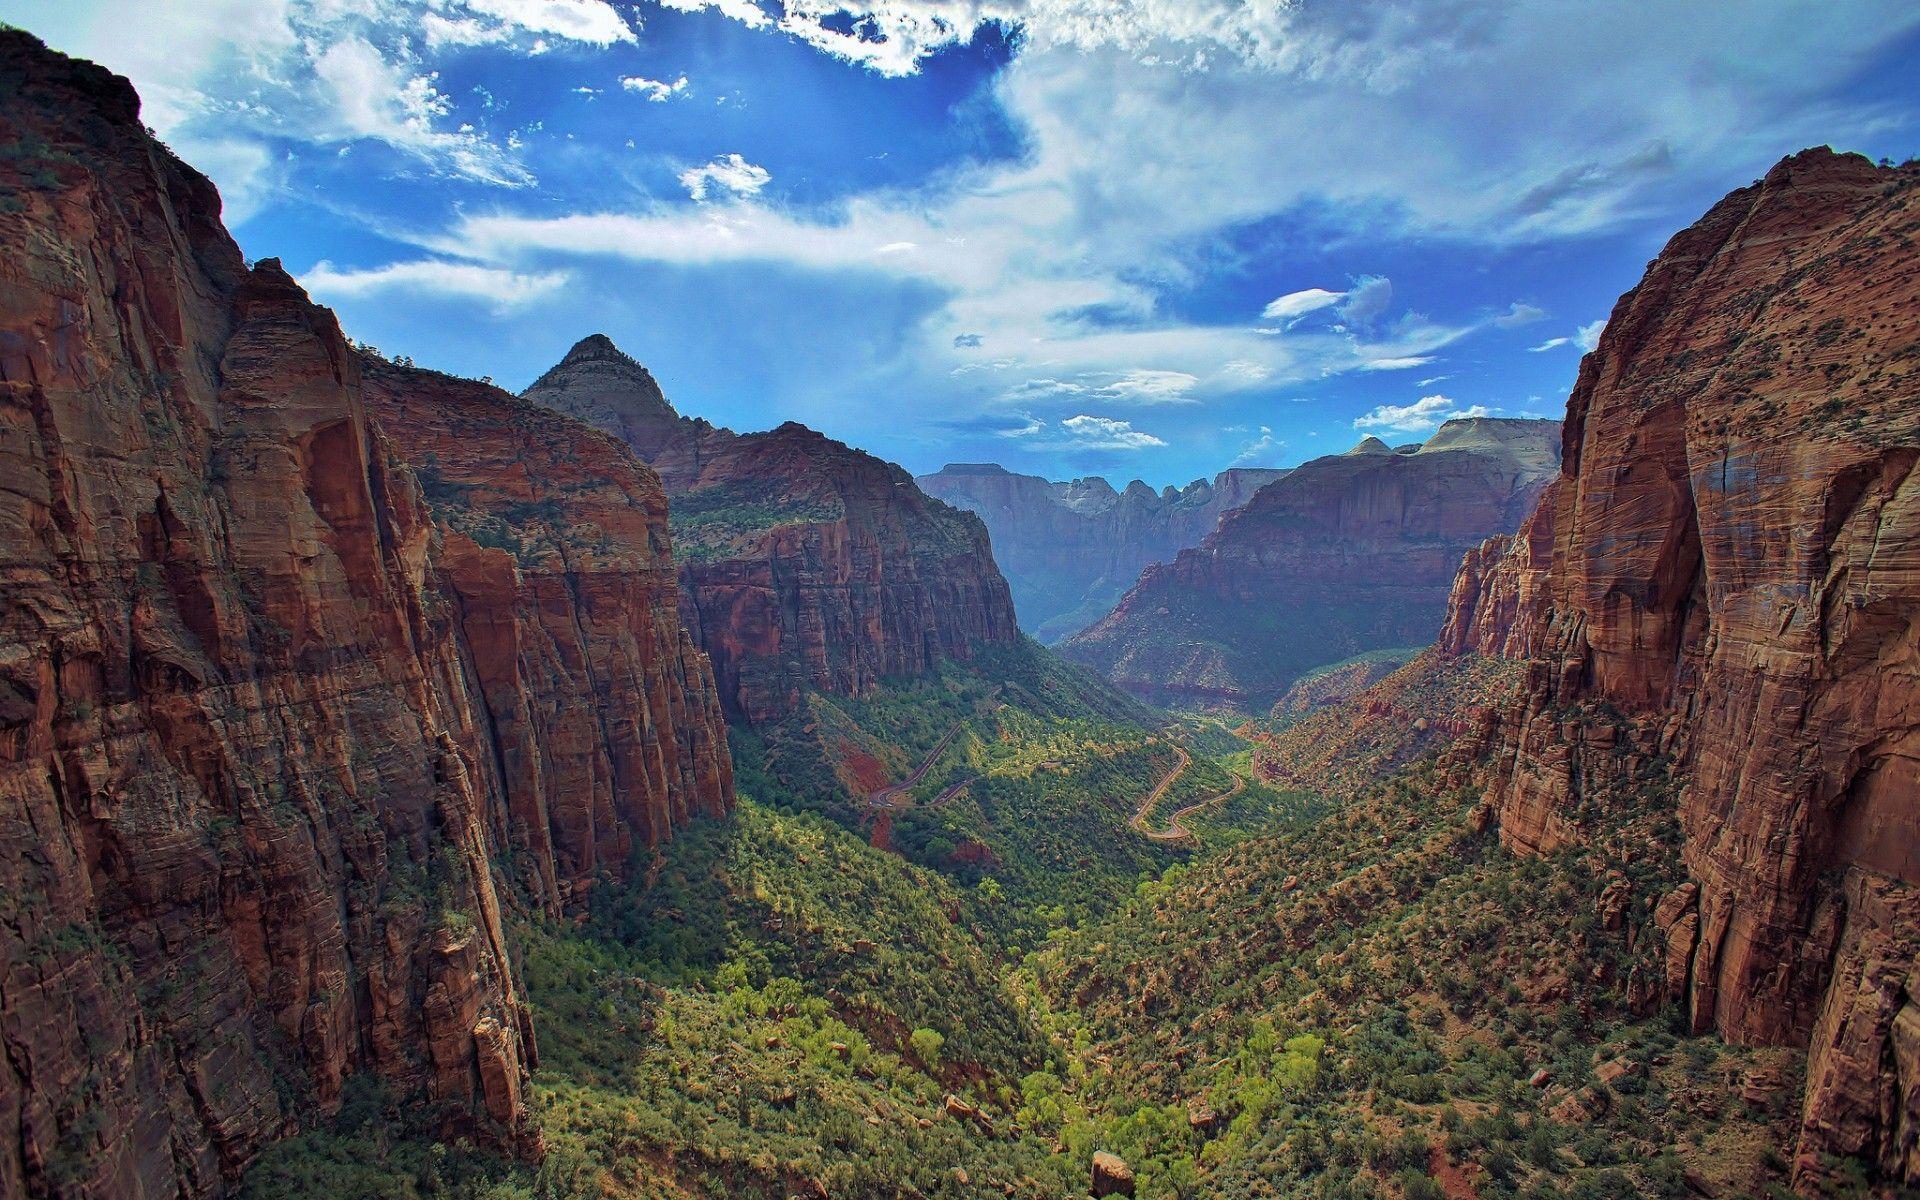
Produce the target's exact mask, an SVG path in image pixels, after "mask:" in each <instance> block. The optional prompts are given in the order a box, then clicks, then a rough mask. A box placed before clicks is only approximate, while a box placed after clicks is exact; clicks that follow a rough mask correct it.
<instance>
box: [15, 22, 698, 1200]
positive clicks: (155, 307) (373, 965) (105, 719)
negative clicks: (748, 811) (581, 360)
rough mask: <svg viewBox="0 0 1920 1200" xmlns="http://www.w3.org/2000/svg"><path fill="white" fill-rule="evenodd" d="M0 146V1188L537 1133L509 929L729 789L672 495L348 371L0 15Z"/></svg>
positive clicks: (128, 135)
mask: <svg viewBox="0 0 1920 1200" xmlns="http://www.w3.org/2000/svg"><path fill="white" fill-rule="evenodd" d="M0 144H5V145H6V146H8V147H9V153H8V154H7V155H6V156H5V157H4V159H0V245H4V246H5V248H6V253H5V254H4V255H3V256H0V425H3V426H4V428H5V430H6V435H5V437H4V439H3V440H0V445H3V446H4V451H0V531H3V536H0V577H3V578H4V579H5V581H6V586H5V591H4V601H3V602H0V1047H4V1054H0V1128H4V1129H5V1130H6V1131H7V1132H6V1133H5V1134H4V1135H0V1195H7V1196H21V1195H59V1196H85V1197H100V1198H103V1200H105V1198H109V1197H110V1198H113V1200H121V1198H135V1200H138V1198H142V1197H162V1196H165V1197H176V1196H182V1195H188V1196H198V1195H214V1194H219V1193H221V1192H222V1191H224V1190H226V1188H227V1187H228V1186H229V1185H230V1184H231V1182H232V1181H233V1180H234V1179H235V1178H236V1177H237V1176H238V1173H239V1172H240V1171H241V1170H242V1169H243V1168H244V1167H245V1166H246V1164H247V1163H248V1162H249V1161H251V1160H252V1159H253V1158H254V1157H255V1155H256V1154H257V1153H258V1152H259V1150H260V1149H261V1147H262V1146H263V1145H264V1144H265V1143H267V1142H268V1141H271V1140H272V1139H275V1138H277V1137H279V1136H281V1135H283V1134H285V1133H287V1132H288V1131H290V1130H292V1129H294V1128H296V1127H298V1126H300V1125H302V1124H305V1123H307V1122H309V1121H310V1120H311V1119H313V1118H314V1117H315V1116H316V1115H319V1114H324V1113H326V1112H329V1111H331V1110H332V1109H333V1108H335V1107H336V1106H337V1105H338V1103H339V1101H340V1098H341V1095H342V1092H343V1089H344V1088H345V1086H346V1083H347V1082H348V1080H349V1079H350V1078H351V1077H352V1076H355V1075H361V1074H368V1073H371V1074H375V1075H378V1076H379V1077H381V1078H382V1079H383V1080H384V1081H385V1083H386V1084H387V1086H388V1087H389V1088H390V1089H391V1090H392V1091H393V1092H394V1093H395V1094H396V1095H399V1096H405V1097H409V1098H411V1102H412V1103H413V1105H414V1107H415V1109H416V1111H418V1112H419V1113H421V1115H422V1117H423V1120H424V1121H426V1122H428V1123H429V1124H430V1125H432V1126H433V1127H436V1128H438V1129H439V1130H440V1131H441V1132H443V1133H463V1134H466V1135H469V1136H472V1137H474V1138H475V1139H477V1140H479V1141H481V1142H483V1143H488V1144H492V1145H495V1146H499V1147H503V1148H506V1149H509V1150H513V1151H517V1152H533V1151H535V1150H537V1148H538V1147H537V1137H536V1135H534V1134H532V1133H531V1132H530V1131H529V1129H528V1126H527V1124H526V1121H525V1110H524V1104H523V1095H522V1087H523V1082H524V1078H525V1075H526V1072H527V1069H528V1067H529V1066H530V1064H531V1063H532V1062H533V1059H534V1042H533V1031H532V1029H531V1026H530V1023H529V1021H528V1018H527V1013H526V1009H525V1007H524V1005H523V1003H522V999H521V989H520V987H519V984H518V983H517V981H516V977H515V968H514V966H513V961H512V959H511V957H510V955H509V951H508V946H507V940H506V934H505V923H504V919H503V910H507V909H510V908H512V907H514V906H524V908H525V909H526V910H529V911H541V910H545V911H548V912H554V913H558V912H561V911H563V910H572V909H575V908H577V907H579V901H580V900H581V899H582V897H581V890H582V889H583V887H584V886H585V885H587V884H588V883H589V882H590V881H591V880H592V879H593V878H594V877H596V876H597V875H599V874H601V873H603V872H607V871H612V872H614V873H619V872H621V871H623V870H624V869H625V866H626V863H627V855H628V851H629V850H630V849H632V848H634V847H636V846H639V845H643V844H653V843H658V842H660V841H662V840H664V839H666V838H667V837H668V836H669V835H670V833H671V831H672V828H673V826H674V825H675V824H677V823H679V822H680V821H682V820H684V819H685V818H686V817H687V816H688V815H690V814H692V813H695V812H719V811H722V810H724V809H725V808H726V806H727V805H728V803H729V801H730V797H731V784H730V779H729V773H728V772H729V767H728V763H727V759H726V755H725V743H724V740H723V739H724V727H723V726H722V724H721V721H720V715H719V710H718V706H717V704H716V703H715V699H714V694H713V688H712V683H711V676H710V674H709V672H708V669H707V667H706V664H705V662H704V659H703V656H701V655H700V654H699V653H698V652H697V651H695V650H693V649H692V648H691V647H690V645H689V644H688V643H687V640H686V637H685V635H684V634H683V633H682V632H681V631H680V629H679V628H678V622H677V620H676V617H675V599H674V591H673V588H672V585H671V579H672V568H671V566H670V564H669V563H668V561H667V559H666V545H667V531H666V528H665V499H664V496H663V495H662V493H661V492H660V489H659V487H658V484H657V483H656V481H655V480H654V479H653V478H652V476H651V475H650V474H649V473H648V472H646V470H645V469H644V468H642V467H641V466H639V465H638V464H637V463H635V462H633V461H632V460H631V458H630V457H629V456H628V455H627V454H626V452H625V451H624V450H623V449H621V448H619V447H618V446H616V445H615V444H613V443H612V442H610V441H608V440H606V439H602V438H600V436H599V435H597V434H594V433H593V432H592V431H590V430H587V429H585V428H584V427H581V426H578V425H573V424H569V425H568V426H567V427H566V428H564V429H560V428H555V429H548V430H538V429H534V428H531V427H529V426H528V425H527V424H526V419H527V410H528V409H529V408H530V406H526V405H523V404H521V403H520V402H518V401H516V400H514V399H513V398H512V397H509V396H507V395H505V394H504V393H501V392H498V391H495V390H493V389H490V388H486V387H484V386H482V385H479V384H468V383H462V382H458V381H452V380H445V379H441V378H438V377H431V376H427V375H424V374H423V373H416V372H411V371H407V370H403V369H400V368H396V367H390V366H385V365H380V364H363V363H362V361H361V360H360V358H359V357H358V356H357V355H355V354H354V352H352V351H351V350H350V349H349V348H348V346H347V345H346V343H345V341H344V340H343V339H342V337H341V335H340V331H339V328H338V326H337V325H336V323H335V321H334V319H333V317H332V315H331V314H330V313H328V312H327V311H326V310H325V309H322V308H318V307H316V306H314V305H312V304H311V303H309V302H308V301H307V299H306V297H305V296H304V295H303V294H302V293H301V292H300V290H299V288H298V287H297V286H296V285H295V284H294V283H293V281H292V280H291V279H290V278H289V277H288V276H287V275H286V273H285V272H284V271H282V270H281V269H280V266H279V264H278V263H276V262H273V261H271V260H268V261H264V262H262V263H260V264H258V265H256V266H254V267H251V268H249V267H248V265H247V264H246V263H245V262H244V261H243V259H242V258H241V255H240V252H239V250H238V249H237V248H236V247H235V245H234V243H233V241H232V240H231V239H230V238H229V237H228V236H227V234H226V232H225V231H224V230H223V229H222V227H221V225H220V219H219V217H220V202H219V198H218V196H217V195H216V194H215V192H214V190H213V187H212V186H211V185H210V184H209V183H208V182H207V181H206V180H205V179H204V178H202V177H201V176H200V175H198V174H196V173H195V172H193V171H192V170H191V169H189V168H187V167H185V166H183V165H182V164H181V163H179V162H178V161H177V160H175V159H174V158H173V157H172V156H171V155H170V154H169V153H168V152H167V151H166V150H165V148H164V147H162V146H160V145H159V144H157V143H156V142H154V141H153V140H152V139H151V138H149V137H148V136H147V134H146V133H144V132H143V130H142V128H141V125H140V122H139V109H138V100H137V99H136V97H135V96H134V94H133V91H132V89H131V87H130V86H129V85H128V84H127V83H126V81H125V80H123V79H119V78H117V77H115V76H112V75H110V74H108V73H107V72H106V71H104V70H101V69H99V68H97V67H93V66H91V65H89V64H84V63H78V62H74V61H72V60H69V59H66V58H64V57H62V56H59V55H56V54H53V53H51V52H49V51H47V50H46V49H44V48H43V47H41V46H40V45H39V43H38V42H36V41H34V40H33V39H32V38H31V37H29V36H27V35H25V34H22V33H19V32H15V31H0ZM553 420H554V421H555V422H556V423H557V422H558V418H554V419H553ZM543 434H545V435H547V436H544V437H543V436H542V435H543ZM561 445H570V446H572V447H573V448H574V453H575V454H576V455H577V457H574V458H571V459H566V458H561V457H556V456H555V448H556V447H557V446H561ZM543 456H544V457H543ZM416 467H417V468H419V471H420V473H421V474H428V473H429V472H433V471H437V472H438V476H437V477H438V479H439V481H440V483H439V486H440V487H441V488H443V489H458V491H459V495H458V498H457V499H456V498H454V497H452V496H450V495H448V494H447V493H446V492H444V491H442V492H440V493H431V492H430V493H429V494H423V490H422V487H421V486H420V483H419V482H418V481H417V476H416V472H415V469H414V468H416ZM587 531H595V532H597V537H598V540H597V542H595V544H593V545H592V546H590V547H581V546H578V545H576V544H574V543H573V542H570V541H568V540H567V539H568V538H577V537H579V536H581V535H582V534H583V533H586V532H587Z"/></svg>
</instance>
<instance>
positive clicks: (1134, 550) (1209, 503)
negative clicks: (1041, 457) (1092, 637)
mask: <svg viewBox="0 0 1920 1200" xmlns="http://www.w3.org/2000/svg"><path fill="white" fill-rule="evenodd" d="M1286 474H1287V472H1286V471H1285V470H1273V469H1268V468H1263V467H1235V468H1232V469H1230V470H1226V471H1222V472H1220V473H1219V474H1218V475H1215V476H1214V477H1213V479H1212V480H1211V481H1208V480H1205V479H1196V480H1194V481H1193V482H1192V483H1190V484H1188V485H1187V486H1186V487H1184V488H1178V489H1176V488H1173V487H1167V488H1163V489H1161V490H1160V491H1157V492H1156V491H1154V490H1153V489H1152V488H1151V487H1148V486H1147V485H1146V484H1145V483H1143V482H1142V481H1140V480H1138V479H1136V480H1134V481H1133V482H1132V483H1129V484H1128V485H1127V486H1126V487H1124V488H1121V489H1120V490H1118V491H1116V490H1114V487H1113V485H1112V484H1110V483H1108V482H1107V481H1106V480H1104V479H1102V478H1100V477H1099V476H1097V475H1095V476H1091V477H1089V478H1085V479H1075V480H1072V481H1070V482H1067V483H1054V482H1051V481H1049V480H1046V479H1042V478H1040V477H1039V476H1038V475H1018V474H1015V473H1014V472H1012V471H1009V470H1007V469H1006V468H1005V467H1002V466H998V465H996V464H993V463H950V464H948V465H947V466H945V467H942V468H941V469H940V470H938V471H936V472H934V473H933V474H931V475H919V476H916V477H915V482H917V483H918V484H919V485H920V487H921V489H922V490H923V491H925V492H927V493H928V494H929V495H932V496H936V497H938V498H939V499H941V500H944V501H946V502H947V503H948V504H951V505H953V506H955V507H956V508H964V509H966V510H967V511H968V512H972V513H977V514H979V516H980V519H981V520H982V521H984V522H986V526H987V532H988V533H990V534H991V535H992V536H993V556H994V559H995V561H997V562H998V563H999V564H1000V569H1001V570H1003V571H1005V572H1006V574H1007V581H1008V582H1009V583H1010V584H1011V585H1012V586H1013V605H1014V608H1015V609H1016V610H1017V611H1018V612H1019V614H1020V622H1021V627H1022V628H1024V629H1026V630H1028V631H1029V632H1031V633H1032V634H1033V635H1034V636H1035V637H1037V638H1039V639H1040V640H1041V641H1043V642H1048V643H1052V642H1057V641H1059V640H1061V639H1062V638H1066V637H1070V636H1072V635H1073V634H1075V633H1078V632H1079V631H1080V630H1082V629H1084V628H1086V626H1088V625H1090V624H1092V623H1093V622H1094V621H1097V620H1099V619H1100V618H1101V617H1103V616H1105V615H1106V614H1107V612H1108V610H1110V609H1111V608H1112V607H1113V606H1114V604H1116V603H1117V602H1118V601H1119V599H1120V597H1121V596H1122V595H1124V594H1125V593H1126V590H1127V589H1128V588H1129V587H1131V586H1133V582H1134V580H1136V579H1138V578H1139V577H1140V573H1141V572H1142V571H1144V570H1146V569H1147V568H1148V567H1150V566H1152V565H1153V564H1154V563H1162V562H1171V561H1172V560H1173V557H1174V556H1175V555H1176V554H1178V553H1180V551H1182V550H1185V549H1187V548H1188V547H1190V546H1197V545H1199V544H1200V542H1201V539H1203V538H1205V537H1206V536H1207V535H1208V534H1209V533H1212V532H1213V530H1214V527H1215V526H1216V525H1218V524H1219V523H1220V518H1221V516H1222V515H1224V514H1225V513H1226V512H1227V511H1228V510H1230V509H1235V508H1238V507H1240V506H1241V505H1242V504H1245V503H1246V502H1247V501H1248V500H1249V499H1251V498H1252V496H1253V494H1254V493H1255V492H1257V491H1259V490H1260V488H1262V487H1263V486H1265V485H1266V484H1269V483H1272V482H1273V481H1274V480H1276V479H1279V478H1281V477H1282V476H1284V475H1286Z"/></svg>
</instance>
